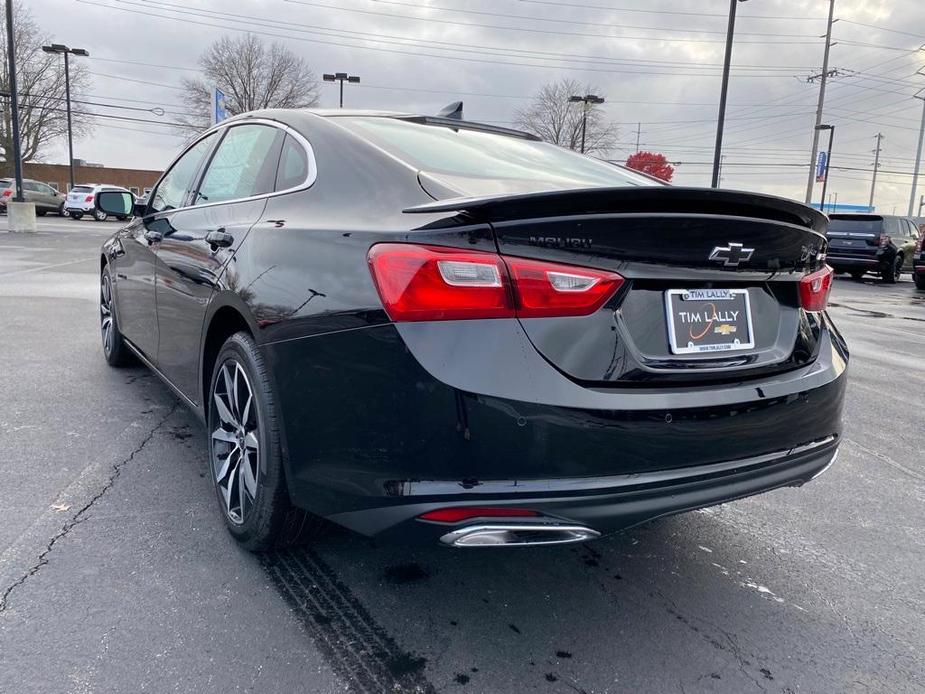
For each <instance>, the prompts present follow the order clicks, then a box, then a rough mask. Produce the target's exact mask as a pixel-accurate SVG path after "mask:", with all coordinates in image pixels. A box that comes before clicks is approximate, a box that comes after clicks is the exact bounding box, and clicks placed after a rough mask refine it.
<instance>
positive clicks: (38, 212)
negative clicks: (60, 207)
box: [35, 209, 48, 217]
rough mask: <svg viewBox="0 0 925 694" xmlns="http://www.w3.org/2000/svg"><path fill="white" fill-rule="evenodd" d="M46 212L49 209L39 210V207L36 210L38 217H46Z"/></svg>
mask: <svg viewBox="0 0 925 694" xmlns="http://www.w3.org/2000/svg"><path fill="white" fill-rule="evenodd" d="M46 212H48V210H39V209H37V210H36V211H35V216H36V217H44V216H45V213H46Z"/></svg>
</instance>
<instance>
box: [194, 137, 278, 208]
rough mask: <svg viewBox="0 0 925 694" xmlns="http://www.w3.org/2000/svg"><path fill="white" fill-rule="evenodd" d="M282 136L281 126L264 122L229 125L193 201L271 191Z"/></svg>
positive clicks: (200, 202) (211, 201) (229, 197)
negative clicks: (275, 126)
mask: <svg viewBox="0 0 925 694" xmlns="http://www.w3.org/2000/svg"><path fill="white" fill-rule="evenodd" d="M284 137H285V133H283V131H282V130H280V129H279V128H274V127H271V126H268V125H256V124H255V125H237V126H234V127H232V128H229V129H228V133H227V134H226V135H225V137H224V138H223V139H222V141H221V143H220V144H219V146H218V149H216V150H215V154H214V155H213V157H212V161H210V162H209V166H208V168H207V169H206V173H205V176H203V179H202V183H201V184H200V185H199V191H198V193H197V194H196V201H195V204H197V205H205V204H209V203H216V202H226V201H229V200H239V199H242V198H249V197H253V196H255V195H263V194H265V193H272V192H273V187H274V185H275V183H276V165H277V163H278V162H279V154H280V148H281V147H282V143H283V138H284Z"/></svg>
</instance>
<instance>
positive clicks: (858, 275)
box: [851, 270, 864, 282]
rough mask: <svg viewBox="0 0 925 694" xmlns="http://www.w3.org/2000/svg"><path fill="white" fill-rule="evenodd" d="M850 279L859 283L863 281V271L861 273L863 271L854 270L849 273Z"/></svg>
mask: <svg viewBox="0 0 925 694" xmlns="http://www.w3.org/2000/svg"><path fill="white" fill-rule="evenodd" d="M851 279H853V280H854V281H855V282H860V281H861V280H862V279H864V271H863V270H854V271H853V272H852V273H851Z"/></svg>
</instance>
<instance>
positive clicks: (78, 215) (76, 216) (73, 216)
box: [71, 212, 83, 219]
mask: <svg viewBox="0 0 925 694" xmlns="http://www.w3.org/2000/svg"><path fill="white" fill-rule="evenodd" d="M81 217H83V213H82V212H71V219H80V218H81Z"/></svg>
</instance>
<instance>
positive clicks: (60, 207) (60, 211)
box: [58, 202, 67, 217]
mask: <svg viewBox="0 0 925 694" xmlns="http://www.w3.org/2000/svg"><path fill="white" fill-rule="evenodd" d="M58 216H59V217H67V212H65V211H64V203H63V202H62V203H61V204H60V205H58Z"/></svg>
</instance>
